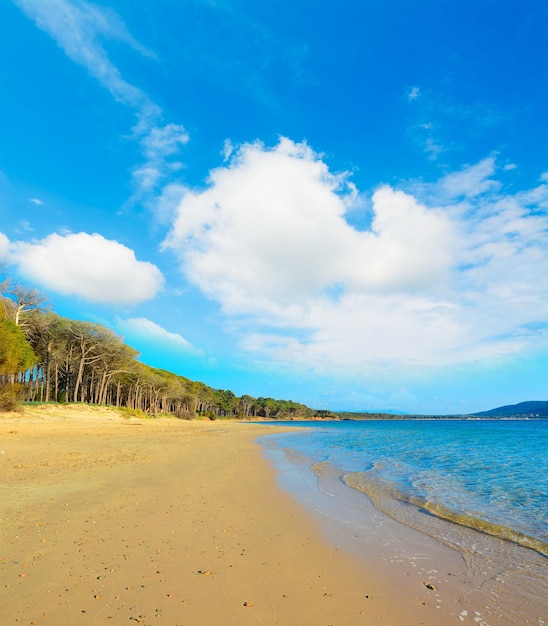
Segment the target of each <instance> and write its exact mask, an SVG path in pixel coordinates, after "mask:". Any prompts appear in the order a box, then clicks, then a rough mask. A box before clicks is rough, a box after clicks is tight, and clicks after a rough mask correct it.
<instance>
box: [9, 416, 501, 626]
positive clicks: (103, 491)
mask: <svg viewBox="0 0 548 626" xmlns="http://www.w3.org/2000/svg"><path fill="white" fill-rule="evenodd" d="M288 430H290V431H294V427H293V428H291V427H289V428H288ZM268 433H280V427H279V426H276V427H272V428H269V427H268V425H265V424H260V425H258V424H250V423H247V422H243V423H242V422H231V421H227V422H225V421H214V422H209V421H208V422H205V421H189V422H186V421H182V420H176V419H158V420H143V419H137V418H130V419H127V418H123V417H120V415H119V414H118V413H116V412H115V411H113V410H109V409H101V408H94V407H80V406H78V407H44V408H33V409H26V410H25V411H24V412H23V413H22V414H9V415H5V414H4V415H0V442H1V443H0V448H1V450H0V452H2V454H0V463H2V475H3V481H2V491H3V494H2V495H3V498H2V500H1V503H2V504H1V505H0V520H1V528H2V531H1V533H2V542H1V545H2V546H3V552H2V554H0V586H1V588H2V590H3V603H2V607H0V622H2V623H6V624H19V623H21V624H32V623H35V624H36V625H48V624H51V625H55V626H58V625H62V624H68V623H70V624H97V623H101V624H127V623H128V620H132V621H135V622H137V623H142V624H166V625H169V626H176V624H189V623H190V624H195V623H196V624H198V623H204V624H208V626H209V625H210V626H216V625H217V624H218V625H219V626H220V625H223V626H225V625H230V624H234V626H241V625H245V624H250V625H251V624H272V625H277V624H279V625H280V626H282V625H283V626H292V625H295V626H306V625H308V624H310V626H318V625H322V624H325V625H326V626H328V625H329V624H333V625H339V626H340V625H352V624H364V623H370V624H386V625H387V626H396V625H398V626H401V625H405V626H415V625H416V626H419V625H421V624H424V625H425V626H439V624H440V623H447V624H451V623H456V624H458V623H462V622H463V621H464V616H463V615H460V616H459V614H458V613H457V612H456V608H457V606H461V605H460V604H458V602H457V601H458V598H459V597H460V596H461V595H462V593H465V592H466V585H465V584H464V583H463V581H462V580H461V578H460V576H461V574H460V570H459V571H456V570H457V569H458V568H459V567H461V566H462V565H463V564H462V563H461V561H460V560H459V558H460V557H459V558H457V559H456V560H455V556H454V554H453V553H449V552H447V553H442V557H441V558H442V560H441V566H442V567H443V569H444V570H447V571H444V573H443V575H442V574H441V570H440V572H437V573H433V572H430V573H428V572H427V571H426V569H424V568H422V569H423V571H420V569H421V567H422V565H421V564H420V563H419V564H418V567H419V571H418V573H417V569H416V568H415V569H414V572H413V573H414V574H415V575H413V576H412V575H408V573H407V572H406V564H405V563H403V562H400V563H398V562H397V559H396V560H393V561H392V562H390V563H387V562H386V561H385V560H383V557H382V555H381V554H379V552H378V551H377V552H376V551H375V550H372V551H369V552H367V551H366V552H367V553H365V554H363V553H362V554H357V555H356V554H355V555H354V556H350V555H349V554H347V553H346V552H345V550H343V549H339V547H337V542H331V537H329V534H327V536H326V532H325V529H324V528H323V526H322V522H321V519H320V518H318V517H317V515H315V514H314V513H313V512H311V511H310V510H307V509H306V508H305V507H302V506H301V505H300V504H299V503H298V500H296V499H295V498H294V496H293V495H290V493H286V491H285V490H284V489H282V488H280V487H279V479H280V475H279V474H277V473H276V471H275V469H274V467H273V466H271V465H270V463H269V462H268V460H267V459H265V458H264V453H263V448H262V447H261V446H260V445H259V443H258V442H257V439H258V438H259V437H263V436H265V435H267V434H268ZM387 520H388V518H386V519H383V523H384V524H387V523H388V522H387ZM385 528H386V526H385ZM390 532H392V531H390ZM398 532H399V531H398ZM384 536H385V537H388V535H387V533H386V532H385V533H384ZM402 541H403V543H402ZM406 541H407V542H408V543H407V544H406V543H405V542H406ZM409 541H411V540H410V539H409V536H408V535H405V533H404V535H403V540H402V539H401V538H400V540H399V548H398V549H399V550H400V552H401V551H408V552H409V553H411V552H413V550H415V552H416V549H417V546H415V545H413V543H412V541H411V543H409ZM432 541H433V540H432ZM444 555H445V556H444ZM411 562H413V561H409V560H407V565H409V563H411ZM415 565H416V566H417V562H416V561H415ZM448 568H451V569H452V570H455V571H454V572H452V574H451V577H450V579H449V578H448V582H447V583H445V582H444V580H445V579H446V577H449V569H448ZM442 578H443V580H442ZM402 581H403V582H404V583H405V584H402ZM429 585H430V586H429ZM473 617H474V616H473V615H470V616H466V621H468V620H470V621H471V623H474V622H475V623H478V622H477V620H474V621H473V622H472V619H473ZM440 620H441V621H440ZM493 624H494V622H493Z"/></svg>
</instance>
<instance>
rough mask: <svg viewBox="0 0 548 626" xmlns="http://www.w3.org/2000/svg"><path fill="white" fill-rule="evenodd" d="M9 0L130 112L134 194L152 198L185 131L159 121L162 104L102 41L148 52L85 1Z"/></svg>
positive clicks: (114, 18)
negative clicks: (136, 160) (137, 150)
mask: <svg viewBox="0 0 548 626" xmlns="http://www.w3.org/2000/svg"><path fill="white" fill-rule="evenodd" d="M14 1H15V3H16V4H17V5H18V6H19V7H20V8H21V9H22V10H23V11H24V12H25V13H26V15H27V16H28V17H29V18H30V19H32V20H34V22H35V23H36V25H37V26H38V27H39V28H40V29H42V30H43V31H45V32H46V33H48V35H50V36H51V37H52V38H53V39H54V40H55V41H56V43H57V44H58V45H59V47H60V48H61V49H62V50H63V51H64V52H65V54H66V55H67V56H68V57H69V58H70V59H71V60H72V61H74V62H75V63H78V64H79V65H81V66H83V67H85V68H86V69H87V71H88V72H89V74H90V75H91V76H93V77H94V78H95V79H97V80H98V81H99V83H100V84H101V85H102V86H103V87H105V88H106V89H108V91H109V92H110V93H111V95H112V96H113V97H114V98H115V100H117V101H118V102H120V103H121V104H123V105H125V106H128V107H130V108H131V109H132V110H133V111H134V112H135V115H136V117H137V123H136V125H135V127H134V128H133V136H134V139H136V140H137V141H138V142H139V144H140V146H141V149H142V152H143V155H144V157H145V162H144V163H143V164H142V165H140V166H138V167H135V168H134V170H133V181H134V184H135V187H136V189H135V193H134V198H135V199H137V200H144V201H145V202H147V203H149V204H150V203H153V202H154V199H153V197H154V194H155V193H156V192H157V191H158V190H157V187H158V186H159V185H160V184H161V183H163V181H164V179H165V178H166V177H167V176H169V174H170V172H172V171H173V169H177V168H178V167H179V166H180V164H177V163H175V164H174V163H171V162H170V157H173V156H174V155H176V154H177V152H178V151H179V149H180V147H181V146H182V145H184V144H185V143H186V142H187V141H188V134H187V132H186V131H185V129H184V127H183V126H182V125H180V124H173V123H168V124H166V123H164V122H163V121H162V117H163V114H162V109H161V108H160V107H159V106H158V105H157V104H156V103H154V102H153V101H152V100H151V99H150V98H149V96H148V95H147V94H146V93H145V92H144V91H142V90H141V89H139V87H136V86H135V85H133V84H131V83H129V82H128V81H126V80H125V79H124V78H123V76H122V74H121V73H120V71H119V69H118V68H117V67H116V66H115V65H114V63H112V61H111V60H110V58H109V55H108V53H107V50H106V49H105V46H104V43H105V42H107V41H120V42H123V43H125V44H127V45H129V46H131V47H132V48H133V49H134V50H136V51H137V52H139V53H140V54H142V55H144V56H146V57H154V56H155V55H154V53H153V52H151V51H149V50H148V49H147V48H145V47H144V46H143V45H141V44H140V43H139V42H138V41H136V40H135V38H134V37H133V36H132V35H131V33H130V32H129V31H128V29H127V27H126V25H125V24H124V23H123V21H122V20H121V19H120V17H119V16H118V15H117V14H116V13H115V12H114V11H112V10H111V9H108V8H105V7H99V6H97V5H95V4H93V3H91V2H86V1H85V0H49V1H48V2H44V1H43V0H14Z"/></svg>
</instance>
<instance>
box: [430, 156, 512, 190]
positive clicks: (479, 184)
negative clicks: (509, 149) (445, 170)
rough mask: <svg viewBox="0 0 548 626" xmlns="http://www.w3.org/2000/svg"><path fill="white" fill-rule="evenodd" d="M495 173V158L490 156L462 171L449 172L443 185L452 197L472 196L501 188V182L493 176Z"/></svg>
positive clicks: (442, 182)
mask: <svg viewBox="0 0 548 626" xmlns="http://www.w3.org/2000/svg"><path fill="white" fill-rule="evenodd" d="M494 173H495V159H494V157H488V158H487V159H483V161H480V162H479V163H477V164H476V165H472V166H467V167H465V168H464V169H463V170H461V171H460V172H455V173H453V174H448V175H447V176H445V177H444V178H443V180H442V181H441V185H442V187H443V188H444V190H445V191H446V192H447V193H448V194H449V195H450V196H451V197H454V198H456V197H459V196H465V197H467V198H471V197H474V196H478V195H480V194H483V193H485V192H487V191H494V190H496V189H498V188H500V183H499V182H497V181H495V180H493V179H492V178H491V176H492V175H493V174H494Z"/></svg>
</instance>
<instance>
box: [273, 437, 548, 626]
mask: <svg viewBox="0 0 548 626" xmlns="http://www.w3.org/2000/svg"><path fill="white" fill-rule="evenodd" d="M281 436H282V439H283V435H281ZM276 439H277V438H276V436H274V437H271V436H268V435H266V436H265V437H264V439H263V445H265V447H266V448H267V450H268V452H267V455H268V456H269V457H270V459H271V461H272V462H273V463H274V464H275V465H276V466H277V468H278V471H279V472H280V475H281V477H282V478H281V480H282V483H283V486H284V488H285V489H286V490H288V491H290V492H292V493H293V494H294V496H295V498H296V499H297V500H298V501H299V502H300V503H301V504H302V505H303V506H306V507H307V508H308V509H309V510H311V511H312V512H313V513H314V514H315V515H316V516H318V517H319V518H321V519H322V522H323V525H324V528H325V533H326V535H327V536H328V537H329V539H330V541H331V542H332V543H334V544H335V545H339V546H340V547H341V548H343V549H344V550H345V551H346V552H348V553H350V554H353V555H355V556H357V557H358V558H360V559H362V560H366V561H368V562H370V563H377V564H378V563H381V564H383V565H382V567H383V570H384V571H383V576H388V578H389V579H390V580H393V581H398V584H399V585H400V587H401V588H407V592H406V593H408V594H409V593H411V594H413V593H414V592H415V591H416V588H417V584H416V583H417V581H419V582H420V580H423V581H425V580H427V581H428V582H427V583H426V584H430V583H431V584H433V585H434V586H435V588H436V594H435V600H436V604H437V606H439V608H442V605H443V608H444V609H445V611H446V613H445V616H444V618H443V619H440V622H439V623H452V621H451V620H453V619H454V618H455V617H456V618H457V619H458V620H459V623H479V624H480V625H483V626H499V625H500V626H521V625H522V624H544V623H546V621H548V619H547V617H548V604H547V602H546V592H547V591H548V578H547V576H546V556H545V555H543V554H542V553H539V552H538V551H537V550H536V549H535V548H534V547H531V546H523V545H520V544H518V543H516V542H513V541H509V540H507V539H505V538H503V537H497V536H494V535H491V534H488V533H484V532H481V531H480V530H478V529H476V528H471V527H470V526H467V525H463V524H459V523H457V522H455V521H452V520H449V519H447V518H444V517H443V516H439V515H436V514H435V513H433V512H431V511H430V510H429V509H428V507H424V506H419V505H417V503H416V502H412V501H410V500H405V499H400V498H397V497H394V495H393V494H391V493H390V492H389V491H383V490H382V489H381V490H377V489H375V488H374V487H372V488H370V489H363V488H362V485H360V484H356V485H354V484H352V481H348V477H349V476H353V474H352V473H350V474H348V473H347V472H346V471H345V470H342V469H340V468H336V467H335V466H333V465H332V464H331V463H330V462H329V461H326V460H323V461H319V460H318V458H319V457H318V458H311V457H310V458H309V457H307V456H305V455H304V454H302V453H301V452H298V451H297V450H298V446H296V449H293V448H292V447H291V445H290V444H289V443H288V442H287V441H286V442H284V445H286V446H288V447H283V446H282V445H279V444H277V443H276ZM357 475H358V476H360V474H357ZM413 581H414V582H413ZM423 584H424V582H423ZM543 620H544V621H543Z"/></svg>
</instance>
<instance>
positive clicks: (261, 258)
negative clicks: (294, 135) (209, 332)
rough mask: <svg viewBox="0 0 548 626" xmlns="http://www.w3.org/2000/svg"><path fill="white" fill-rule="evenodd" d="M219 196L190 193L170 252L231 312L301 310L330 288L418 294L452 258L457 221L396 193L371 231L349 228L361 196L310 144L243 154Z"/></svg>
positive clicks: (220, 180)
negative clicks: (348, 214)
mask: <svg viewBox="0 0 548 626" xmlns="http://www.w3.org/2000/svg"><path fill="white" fill-rule="evenodd" d="M209 183H210V185H209V188H208V189H206V190H205V191H201V192H192V191H188V192H187V193H186V194H185V196H184V198H183V200H182V202H181V204H180V205H179V207H178V211H177V218H176V221H175V223H174V225H173V229H172V231H171V233H170V235H169V237H168V238H167V240H166V242H165V246H166V247H169V248H174V249H176V250H177V251H178V253H179V254H180V256H181V259H182V262H183V265H184V268H185V272H186V273H187V275H188V276H189V277H190V278H191V280H193V281H194V282H195V283H196V284H198V285H199V286H200V287H201V288H202V289H203V290H204V291H205V292H206V293H208V294H209V295H210V296H212V297H214V298H216V299H218V300H220V301H221V303H222V304H223V306H224V307H225V308H226V309H227V310H229V311H240V312H242V311H255V310H257V308H259V307H262V308H264V309H265V310H269V309H271V308H272V307H273V306H274V307H276V306H280V305H281V306H287V305H291V304H296V303H301V302H302V301H303V299H308V298H310V297H315V296H317V295H318V294H320V293H322V292H323V291H324V290H326V289H333V288H336V289H337V288H341V287H342V288H344V289H347V288H349V289H354V290H363V289H366V290H376V291H382V292H385V291H387V290H388V291H392V290H403V291H409V290H415V289H416V288H421V287H423V286H424V285H425V284H429V283H431V282H432V281H437V280H439V278H440V276H441V275H442V274H443V273H444V271H446V269H447V267H448V263H449V262H450V260H451V256H450V254H448V252H447V250H448V248H450V247H451V246H452V241H451V237H452V233H451V228H450V224H449V221H448V220H447V218H446V217H445V216H444V215H443V214H441V213H439V212H437V211H435V210H430V211H429V210H426V209H425V208H424V207H421V206H419V205H418V204H417V203H416V202H415V201H414V199H413V198H411V197H408V196H406V195H405V194H403V193H401V192H394V191H392V190H391V189H390V188H388V187H386V188H382V189H380V190H379V191H378V192H377V193H376V194H375V196H374V198H373V207H374V211H375V217H374V220H373V228H372V231H370V232H358V231H356V230H355V229H354V228H352V227H351V226H350V225H349V224H348V222H347V221H346V220H345V213H346V211H347V209H348V208H349V206H350V205H351V204H352V203H353V202H354V201H355V198H356V193H355V190H354V188H353V186H352V185H351V184H349V182H348V175H347V174H339V175H334V174H332V173H330V172H329V170H328V168H327V166H326V164H325V163H324V162H323V161H322V160H321V158H320V157H319V156H318V155H317V154H315V153H314V152H313V151H312V150H311V149H310V148H309V147H308V146H307V145H306V144H304V143H301V144H295V143H293V142H292V141H290V140H288V139H282V140H281V141H280V142H279V144H278V145H277V146H276V147H275V148H273V149H267V148H265V147H264V146H263V145H262V144H260V143H256V144H248V145H245V146H243V147H242V148H241V149H240V150H239V152H238V153H237V154H236V156H235V157H234V158H233V159H232V161H231V163H230V165H229V166H228V167H222V168H218V169H216V170H214V171H212V172H211V174H210V179H209Z"/></svg>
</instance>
